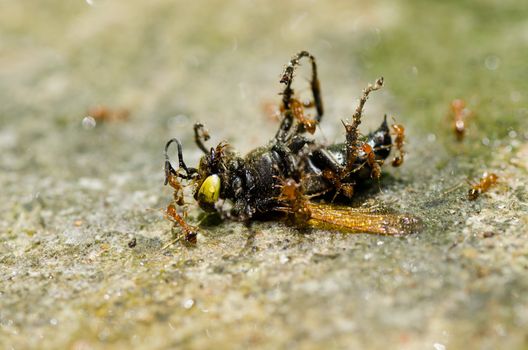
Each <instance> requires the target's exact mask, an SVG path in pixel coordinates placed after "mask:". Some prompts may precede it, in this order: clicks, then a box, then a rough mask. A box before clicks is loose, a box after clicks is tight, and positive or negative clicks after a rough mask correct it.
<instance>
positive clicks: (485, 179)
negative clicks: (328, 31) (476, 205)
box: [468, 172, 499, 201]
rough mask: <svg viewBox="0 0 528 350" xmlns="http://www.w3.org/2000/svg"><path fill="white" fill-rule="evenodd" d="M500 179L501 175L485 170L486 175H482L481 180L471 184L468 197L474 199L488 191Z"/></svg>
mask: <svg viewBox="0 0 528 350" xmlns="http://www.w3.org/2000/svg"><path fill="white" fill-rule="evenodd" d="M498 179H499V177H498V176H497V175H496V174H494V173H488V172H485V173H484V175H482V179H480V182H478V183H476V184H470V185H471V189H470V190H469V191H468V199H469V200H470V201H474V200H475V199H477V198H478V197H479V196H480V195H481V194H482V193H484V192H486V191H488V190H489V188H490V187H491V186H493V185H495V184H496V183H497V180H498Z"/></svg>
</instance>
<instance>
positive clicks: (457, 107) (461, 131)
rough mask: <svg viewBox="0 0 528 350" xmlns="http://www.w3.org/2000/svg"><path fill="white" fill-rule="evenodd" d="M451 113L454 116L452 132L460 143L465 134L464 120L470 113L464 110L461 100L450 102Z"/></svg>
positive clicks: (463, 103)
mask: <svg viewBox="0 0 528 350" xmlns="http://www.w3.org/2000/svg"><path fill="white" fill-rule="evenodd" d="M451 111H452V113H453V116H454V121H453V131H454V132H455V135H456V138H457V140H458V141H462V140H463V139H464V136H465V134H466V118H467V117H468V116H469V115H470V114H471V112H470V111H469V110H468V109H467V108H466V103H465V102H464V101H463V100H461V99H456V100H453V101H452V102H451Z"/></svg>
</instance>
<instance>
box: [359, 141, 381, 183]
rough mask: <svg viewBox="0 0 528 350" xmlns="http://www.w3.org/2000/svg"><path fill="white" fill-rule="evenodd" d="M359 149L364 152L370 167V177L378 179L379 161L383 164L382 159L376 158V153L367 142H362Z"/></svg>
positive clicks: (379, 172) (379, 171) (379, 175)
mask: <svg viewBox="0 0 528 350" xmlns="http://www.w3.org/2000/svg"><path fill="white" fill-rule="evenodd" d="M361 150H362V151H363V152H365V155H366V157H367V160H366V162H367V164H368V165H369V167H370V169H371V170H370V177H372V178H373V179H376V180H379V178H380V177H381V165H380V163H381V164H383V161H382V160H378V159H376V153H374V149H373V148H372V146H371V145H369V144H368V143H364V144H363V145H362V146H361Z"/></svg>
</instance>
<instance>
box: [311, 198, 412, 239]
mask: <svg viewBox="0 0 528 350" xmlns="http://www.w3.org/2000/svg"><path fill="white" fill-rule="evenodd" d="M307 206H308V208H309V209H310V212H311V216H310V219H309V220H308V225H309V226H311V227H314V228H322V229H332V230H339V231H342V232H344V233H373V234H381V235H391V236H399V235H407V234H410V233H414V232H417V231H418V230H419V229H420V227H421V221H420V220H419V219H418V218H416V217H413V216H410V215H405V214H390V213H378V212H376V211H374V210H372V209H365V208H351V207H346V206H338V205H333V204H324V203H316V202H308V203H307Z"/></svg>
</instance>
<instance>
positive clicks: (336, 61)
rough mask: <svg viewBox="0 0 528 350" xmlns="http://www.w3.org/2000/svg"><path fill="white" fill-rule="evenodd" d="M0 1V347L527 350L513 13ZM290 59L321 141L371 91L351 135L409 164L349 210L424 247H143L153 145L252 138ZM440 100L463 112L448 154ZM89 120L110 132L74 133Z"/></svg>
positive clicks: (153, 180)
mask: <svg viewBox="0 0 528 350" xmlns="http://www.w3.org/2000/svg"><path fill="white" fill-rule="evenodd" d="M1 6H2V11H0V169H1V171H0V187H1V189H2V190H1V192H0V193H1V200H0V347H1V348H5V349H11V348H14V349H21V348H37V347H38V348H50V349H52V348H54V349H56V348H72V349H92V348H95V349H97V348H114V347H115V348H130V347H132V348H149V349H157V348H180V347H189V348H212V347H215V348H250V347H251V348H253V347H261V348H292V347H293V348H323V347H327V348H406V349H409V348H411V349H444V348H445V349H452V348H453V349H455V348H479V349H494V348H513V349H524V348H527V347H528V331H527V329H528V243H527V238H528V237H527V223H528V216H527V214H526V212H527V209H528V208H527V207H528V203H527V198H528V192H527V189H526V183H527V181H526V180H527V172H528V163H527V157H528V143H527V138H528V134H527V133H526V131H525V130H526V126H527V123H526V117H527V115H528V100H527V98H526V95H525V91H527V88H528V84H527V81H528V80H527V77H528V68H527V66H526V63H525V61H526V57H528V35H527V33H528V23H527V22H526V18H527V15H528V9H527V8H526V7H525V6H523V5H522V4H521V2H518V1H513V0H511V1H501V2H498V1H491V0H483V1H479V2H478V3H477V2H474V3H473V2H469V1H468V2H455V1H447V2H438V3H437V2H421V1H406V2H404V1H389V0H386V1H368V2H366V1H347V2H341V1H307V2H303V1H291V2H287V3H286V2H281V1H271V2H257V1H242V0H240V1H229V2H223V1H208V2H207V3H204V2H186V1H177V2H174V1H169V0H152V1H148V2H144V1H143V2H142V1H136V0H134V1H126V2H125V1H121V2H119V1H114V0H90V1H88V0H87V1H86V2H84V1H81V0H78V1H75V2H73V1H60V0H51V1H46V2H42V1H36V0H30V1H1ZM301 49H308V50H310V51H311V52H313V53H314V54H315V55H316V57H317V59H318V62H319V70H320V77H321V83H322V88H323V96H324V99H325V107H326V114H325V118H324V120H323V123H322V132H320V133H319V135H318V137H320V138H321V139H322V140H323V142H332V141H333V140H336V139H342V138H343V130H342V126H341V122H340V119H342V118H346V117H348V116H350V114H351V111H352V110H353V108H354V107H355V104H356V100H357V98H358V97H359V94H360V92H361V89H362V88H363V87H364V86H365V85H366V84H367V83H368V82H371V81H373V80H374V79H376V78H377V77H378V76H380V75H383V76H384V77H385V81H386V86H385V87H384V89H383V91H381V92H379V93H376V94H375V95H373V96H372V98H371V99H370V100H369V101H368V104H367V110H366V115H365V120H364V123H363V124H362V128H363V131H364V132H367V131H368V129H369V128H373V127H375V126H376V125H377V124H378V123H379V121H380V119H381V117H382V115H383V113H389V114H390V115H394V116H395V118H396V119H397V121H398V122H399V123H402V124H404V125H405V126H406V128H407V136H408V142H407V144H406V149H407V152H408V154H407V158H406V162H405V163H404V165H403V166H402V167H401V168H397V169H388V167H387V168H384V170H385V175H384V177H383V178H382V180H381V182H380V187H381V191H379V190H378V189H377V188H374V189H373V190H371V191H367V192H366V193H364V194H363V195H362V196H361V197H360V198H359V199H358V201H357V203H356V204H363V205H366V206H377V205H381V206H383V207H387V208H389V209H391V210H395V211H398V212H407V213H412V214H414V215H416V216H419V217H421V218H422V219H423V221H424V224H425V227H424V229H423V231H422V232H420V233H419V234H416V235H412V236H408V237H404V238H392V237H383V236H373V235H361V234H355V235H354V234H350V235H346V234H340V233H336V232H325V231H319V230H314V231H312V232H308V233H307V232H300V231H298V230H296V229H293V228H291V227H287V226H286V225H284V224H283V223H281V222H275V221H264V222H256V223H254V225H253V227H252V231H250V230H248V228H247V227H246V226H244V225H243V224H239V223H233V222H224V223H221V224H218V225H211V226H204V225H202V228H201V232H200V234H199V236H198V244H197V245H196V246H195V247H186V246H182V245H179V244H176V245H173V246H170V247H168V248H167V249H162V248H163V247H164V246H165V245H166V244H167V243H168V242H170V240H171V233H170V224H169V222H167V221H166V220H164V219H163V215H162V212H161V211H160V208H163V207H165V206H166V204H167V203H168V201H169V200H170V197H171V193H170V191H169V189H168V188H166V187H163V186H162V182H163V171H162V166H163V154H162V150H163V146H164V143H165V141H166V140H167V139H169V138H170V137H179V138H180V139H181V140H182V142H183V144H184V154H185V157H186V160H187V162H188V163H189V164H196V162H197V161H198V158H199V156H200V153H199V150H197V149H196V147H195V146H194V145H193V142H192V124H193V123H194V122H196V121H201V122H203V123H205V124H206V125H207V127H208V129H209V130H210V132H211V134H212V140H211V141H212V142H213V143H217V142H219V141H221V140H223V139H227V140H229V142H230V143H232V144H233V145H234V146H235V147H237V148H238V149H239V150H241V152H247V151H249V150H251V149H253V148H254V147H256V146H259V145H262V144H265V143H266V142H267V141H268V140H269V138H270V137H271V136H272V135H273V133H274V131H275V129H276V127H277V122H276V121H274V120H272V119H270V118H268V117H267V116H266V114H265V113H263V106H264V105H266V104H269V103H270V102H271V103H278V100H279V97H278V96H277V93H278V92H279V90H280V86H279V84H278V79H279V75H280V73H281V70H282V68H283V66H284V64H285V63H286V62H287V61H288V59H289V58H290V56H291V55H293V54H294V53H295V52H297V51H299V50H301ZM308 74H309V72H308V70H307V69H301V71H300V72H299V74H298V82H299V85H298V87H299V91H303V90H302V89H303V88H302V87H301V86H302V83H304V82H305V80H306V78H307V77H308ZM304 92H306V91H304ZM454 98H463V99H464V100H466V101H467V104H468V108H469V109H471V110H473V111H474V114H473V115H472V116H471V117H470V119H468V125H469V126H468V135H467V137H466V139H465V140H464V141H463V142H461V143H458V142H456V141H455V138H454V135H453V134H452V129H451V122H450V120H449V118H448V116H447V115H448V112H449V103H450V101H451V100H452V99H454ZM96 105H107V106H110V107H111V108H126V109H128V110H130V112H131V114H130V118H129V119H128V120H127V121H115V122H100V121H99V122H97V121H96V120H92V119H90V118H88V119H87V117H88V110H89V108H90V107H93V106H96ZM94 122H95V123H94ZM484 171H494V172H496V173H497V174H498V176H499V179H500V182H499V184H498V185H497V186H495V187H494V188H492V189H491V190H490V191H489V192H488V193H486V194H484V195H482V196H481V198H479V199H478V200H477V201H474V202H468V201H467V200H466V192H467V190H468V185H467V184H466V180H467V179H475V178H478V177H479V176H480V175H481V174H482V172H484ZM199 215H200V213H199V210H197V209H193V210H191V221H192V222H195V223H196V222H197V220H198V216H199ZM252 232H253V233H252ZM133 239H135V246H134V244H132V243H131V242H132V240H133ZM130 246H133V247H132V248H131V247H130Z"/></svg>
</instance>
